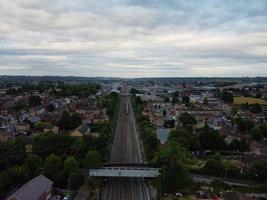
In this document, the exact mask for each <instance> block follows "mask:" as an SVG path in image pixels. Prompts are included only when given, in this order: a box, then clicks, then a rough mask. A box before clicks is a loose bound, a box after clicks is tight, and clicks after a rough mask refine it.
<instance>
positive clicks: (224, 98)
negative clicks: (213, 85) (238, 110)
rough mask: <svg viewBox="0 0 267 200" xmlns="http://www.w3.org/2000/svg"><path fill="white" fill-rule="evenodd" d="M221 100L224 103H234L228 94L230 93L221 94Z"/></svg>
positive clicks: (230, 94)
mask: <svg viewBox="0 0 267 200" xmlns="http://www.w3.org/2000/svg"><path fill="white" fill-rule="evenodd" d="M222 100H223V101H224V102H225V103H233V101H234V98H233V94H232V93H230V92H223V94H222Z"/></svg>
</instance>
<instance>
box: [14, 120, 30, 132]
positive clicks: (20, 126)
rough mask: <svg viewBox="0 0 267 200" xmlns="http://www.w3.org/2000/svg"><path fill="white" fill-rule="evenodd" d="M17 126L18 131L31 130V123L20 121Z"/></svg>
mask: <svg viewBox="0 0 267 200" xmlns="http://www.w3.org/2000/svg"><path fill="white" fill-rule="evenodd" d="M15 128H16V130H17V131H25V132H27V131H29V130H30V124H28V123H25V122H19V123H17V124H16V125H15Z"/></svg>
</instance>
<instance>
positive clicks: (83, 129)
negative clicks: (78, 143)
mask: <svg viewBox="0 0 267 200" xmlns="http://www.w3.org/2000/svg"><path fill="white" fill-rule="evenodd" d="M90 132H91V127H90V125H89V124H83V125H81V126H80V127H79V128H77V129H75V130H74V131H73V132H72V133H70V136H72V137H82V136H84V135H89V134H90Z"/></svg>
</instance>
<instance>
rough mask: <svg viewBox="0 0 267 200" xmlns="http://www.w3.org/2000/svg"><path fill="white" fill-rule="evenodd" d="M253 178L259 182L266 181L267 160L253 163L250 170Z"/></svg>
mask: <svg viewBox="0 0 267 200" xmlns="http://www.w3.org/2000/svg"><path fill="white" fill-rule="evenodd" d="M249 173H250V175H251V177H253V178H254V179H256V180H258V181H264V180H265V181H266V177H267V160H256V161H254V162H253V163H252V167H251V169H250V170H249Z"/></svg>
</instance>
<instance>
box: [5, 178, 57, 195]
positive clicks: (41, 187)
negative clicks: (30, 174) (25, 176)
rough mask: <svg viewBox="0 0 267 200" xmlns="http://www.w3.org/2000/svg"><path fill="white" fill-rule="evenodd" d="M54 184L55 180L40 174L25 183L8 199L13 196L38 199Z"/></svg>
mask: <svg viewBox="0 0 267 200" xmlns="http://www.w3.org/2000/svg"><path fill="white" fill-rule="evenodd" d="M52 185H53V181H51V180H50V179H48V178H47V177H45V176H43V175H39V176H36V177H35V178H33V179H31V180H29V181H28V182H27V183H25V184H24V185H23V186H22V187H20V188H19V189H18V190H17V191H15V192H14V193H13V194H11V195H10V196H9V197H8V198H7V200H9V199H11V198H12V197H16V198H17V199H20V200H36V199H38V198H39V197H40V196H41V195H42V193H44V192H45V191H47V190H48V189H49V188H50V187H51V186H52Z"/></svg>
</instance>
